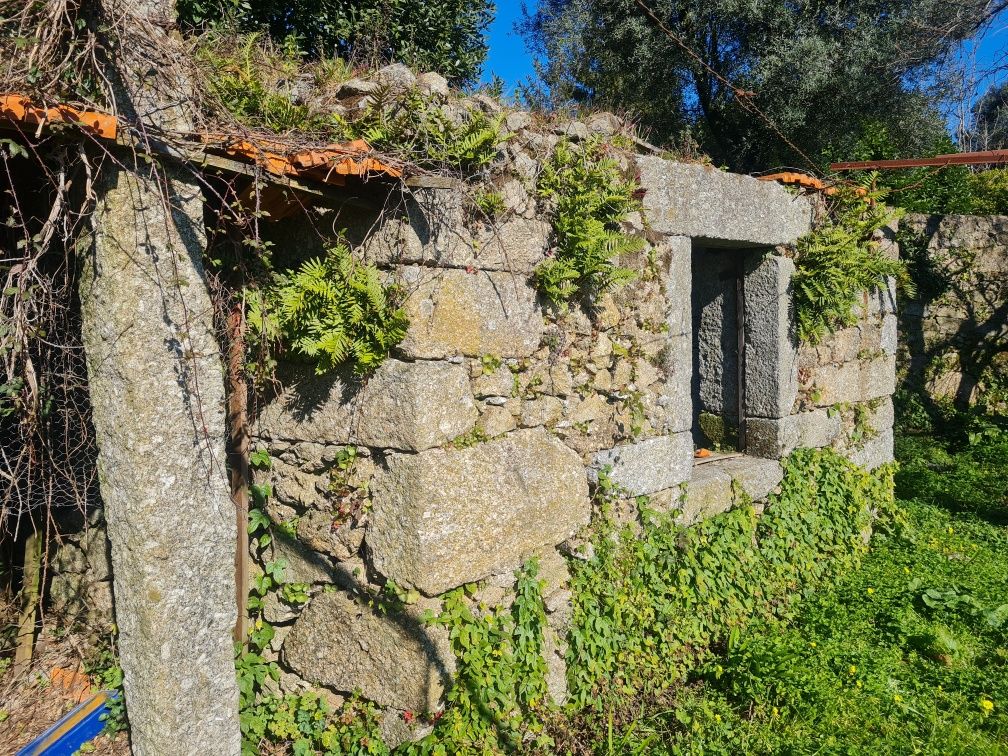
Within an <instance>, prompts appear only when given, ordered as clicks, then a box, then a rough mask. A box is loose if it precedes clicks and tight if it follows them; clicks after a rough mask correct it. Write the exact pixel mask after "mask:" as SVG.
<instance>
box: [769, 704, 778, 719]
mask: <svg viewBox="0 0 1008 756" xmlns="http://www.w3.org/2000/svg"><path fill="white" fill-rule="evenodd" d="M770 714H771V715H773V716H775V717H776V716H777V715H778V714H780V712H779V711H777V707H776V706H774V707H773V709H771V710H770Z"/></svg>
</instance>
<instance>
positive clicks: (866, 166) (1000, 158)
mask: <svg viewBox="0 0 1008 756" xmlns="http://www.w3.org/2000/svg"><path fill="white" fill-rule="evenodd" d="M947 165H1008V150H988V151H986V152H956V153H952V154H950V155H935V156H934V157H929V158H900V159H898V160H858V161H854V162H848V163H830V169H831V170H834V171H860V170H875V169H879V170H887V169H896V168H944V167H945V166H947Z"/></svg>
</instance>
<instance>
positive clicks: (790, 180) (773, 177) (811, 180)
mask: <svg viewBox="0 0 1008 756" xmlns="http://www.w3.org/2000/svg"><path fill="white" fill-rule="evenodd" d="M759 180H760V181H776V182H778V183H781V184H796V185H798V186H801V187H804V188H806V189H815V190H816V191H817V192H821V191H822V190H823V189H825V188H826V185H825V184H824V183H823V182H822V181H820V180H819V179H817V178H816V177H815V176H809V175H808V174H806V173H797V172H794V171H781V172H780V173H771V174H769V175H766V176H760V177H759Z"/></svg>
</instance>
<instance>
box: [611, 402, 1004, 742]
mask: <svg viewBox="0 0 1008 756" xmlns="http://www.w3.org/2000/svg"><path fill="white" fill-rule="evenodd" d="M919 419H920V418H918V420H919ZM937 425H938V426H939V427H942V429H943V434H944V435H943V436H942V437H940V438H937V437H936V436H935V435H934V433H933V429H934V427H935V424H932V425H931V428H930V429H929V428H928V427H927V425H926V424H925V423H923V422H918V423H916V426H917V427H911V428H904V429H903V431H902V432H901V434H900V437H899V439H898V443H897V457H898V458H899V460H900V462H901V465H902V468H901V472H900V473H899V475H898V476H897V496H898V497H899V499H900V501H899V503H900V505H901V507H902V509H903V512H904V514H905V519H904V521H903V522H902V524H900V525H899V526H898V527H896V528H894V529H893V532H888V533H877V534H876V535H875V537H874V539H873V543H872V548H871V550H870V551H869V553H868V554H867V556H866V557H865V558H864V560H863V562H862V564H861V567H860V568H859V569H857V570H855V571H854V572H852V573H850V574H848V575H847V576H845V577H844V578H842V579H841V580H840V581H838V582H837V583H835V584H834V585H832V586H831V587H830V588H829V589H827V590H824V591H821V592H819V593H817V594H815V595H813V596H812V597H810V598H809V599H807V600H806V601H805V602H804V604H803V605H802V607H801V609H800V610H799V612H798V614H797V617H796V618H795V619H794V620H793V621H791V622H789V623H787V624H786V625H785V624H760V625H755V626H750V627H749V628H747V630H746V631H744V632H743V633H742V634H740V635H739V636H738V637H735V638H733V639H732V640H731V641H730V642H729V643H727V644H725V646H724V647H723V648H721V649H719V652H720V653H718V654H716V655H714V656H713V657H712V658H711V659H710V660H709V661H708V662H707V663H706V664H705V665H704V666H703V667H702V668H701V669H700V670H699V672H698V673H696V674H695V675H693V677H692V679H691V680H690V682H689V683H688V684H687V685H685V686H683V687H682V688H680V689H679V690H677V691H675V692H674V694H673V695H671V696H669V697H667V698H666V699H665V700H662V701H651V702H647V703H646V704H643V705H642V704H640V703H639V702H637V703H636V704H635V705H636V706H638V707H639V708H637V710H636V711H632V710H631V711H623V712H620V713H617V714H615V719H617V720H619V721H621V722H622V723H623V724H622V725H621V726H618V727H616V728H615V729H614V728H613V727H611V726H610V725H609V723H601V724H600V725H599V726H597V727H596V728H595V738H594V740H595V743H594V745H593V747H592V749H591V750H592V751H594V752H595V753H613V754H615V753H620V754H624V753H626V754H630V753H641V754H643V753H684V754H685V753H689V754H735V753H747V754H763V753H766V754H771V753H772V754H781V753H787V754H811V753H830V754H861V753H901V754H902V753H908V754H909V753H927V754H1000V753H1006V754H1008V526H1006V523H1008V518H1006V513H1008V498H1006V497H1008V432H1006V431H1005V430H1004V429H1003V428H999V427H998V426H997V425H995V424H994V423H993V422H991V421H990V420H988V419H985V418H979V417H970V416H960V415H955V416H953V415H948V416H946V417H945V418H944V419H943V421H942V422H941V423H937ZM921 426H924V427H921ZM628 715H629V716H628ZM613 717H614V715H613V714H610V722H611V721H612V718H613Z"/></svg>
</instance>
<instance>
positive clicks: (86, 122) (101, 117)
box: [0, 94, 119, 139]
mask: <svg viewBox="0 0 1008 756" xmlns="http://www.w3.org/2000/svg"><path fill="white" fill-rule="evenodd" d="M0 117H3V118H6V119H8V120H11V121H21V122H23V123H31V124H40V123H72V124H74V125H76V126H79V127H80V128H82V129H84V130H85V131H89V132H91V133H92V134H94V135H95V136H99V137H102V138H103V139H115V138H116V134H117V133H118V131H119V120H118V119H117V118H116V117H115V116H114V115H109V114H108V113H99V112H97V111H94V110H79V109H78V108H72V107H70V106H69V105H57V106H56V107H52V108H41V107H38V106H36V105H33V104H32V102H31V100H29V99H28V98H27V97H22V96H21V95H12V94H9V95H0Z"/></svg>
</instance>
